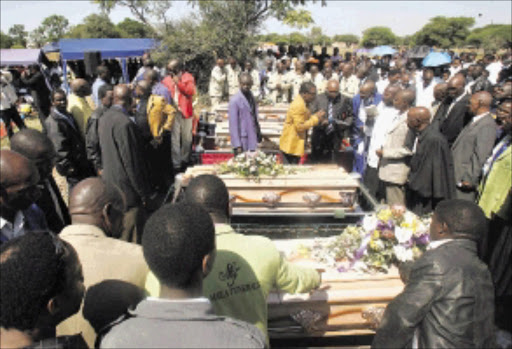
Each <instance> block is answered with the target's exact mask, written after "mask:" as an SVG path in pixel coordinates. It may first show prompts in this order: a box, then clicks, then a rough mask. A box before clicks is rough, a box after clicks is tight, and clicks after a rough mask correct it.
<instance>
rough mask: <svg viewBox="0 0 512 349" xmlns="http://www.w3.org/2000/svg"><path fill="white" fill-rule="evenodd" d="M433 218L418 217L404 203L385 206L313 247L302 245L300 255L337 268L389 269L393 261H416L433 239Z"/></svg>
mask: <svg viewBox="0 0 512 349" xmlns="http://www.w3.org/2000/svg"><path fill="white" fill-rule="evenodd" d="M429 224H430V218H419V217H418V216H416V215H415V214H414V213H412V212H410V211H406V210H405V208H403V207H384V208H382V209H380V210H378V211H377V212H376V213H375V214H370V215H367V216H366V217H365V218H364V219H363V221H362V224H361V225H360V226H353V225H350V226H348V227H347V228H346V229H345V230H344V231H343V233H341V234H340V235H339V236H337V237H334V238H329V240H325V241H324V242H320V241H317V242H316V243H315V244H314V245H313V246H312V247H308V248H306V247H301V249H300V251H299V253H300V254H301V255H303V256H304V255H306V254H309V256H310V257H311V258H313V259H316V260H319V261H321V262H324V263H326V264H328V265H330V266H332V267H335V268H337V270H338V271H340V272H345V271H348V270H357V271H364V272H387V271H388V270H389V268H390V267H391V266H392V265H393V264H400V263H405V262H410V261H413V260H415V259H417V258H419V257H420V256H421V254H422V253H423V252H424V251H425V250H426V249H427V247H428V244H429V243H430V235H429V232H428V227H429Z"/></svg>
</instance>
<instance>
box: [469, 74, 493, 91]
mask: <svg viewBox="0 0 512 349" xmlns="http://www.w3.org/2000/svg"><path fill="white" fill-rule="evenodd" d="M481 91H487V92H489V93H492V84H491V82H490V81H489V80H488V79H487V78H485V76H480V77H479V78H478V79H476V81H475V83H474V84H473V86H471V94H475V93H477V92H481Z"/></svg>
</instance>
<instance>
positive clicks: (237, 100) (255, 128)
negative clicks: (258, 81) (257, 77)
mask: <svg viewBox="0 0 512 349" xmlns="http://www.w3.org/2000/svg"><path fill="white" fill-rule="evenodd" d="M252 84H253V81H252V77H251V75H250V74H249V73H245V72H244V73H242V74H241V75H240V91H238V93H237V94H235V95H234V96H233V97H232V98H231V100H230V101H229V110H228V115H229V133H230V135H231V146H232V147H233V151H234V152H235V154H238V153H241V152H245V151H255V150H256V149H257V148H258V143H259V142H261V129H260V124H259V122H258V103H257V102H256V99H255V98H254V95H253V94H252V92H251V88H252Z"/></svg>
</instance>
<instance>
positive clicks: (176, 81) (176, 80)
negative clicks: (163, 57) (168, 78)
mask: <svg viewBox="0 0 512 349" xmlns="http://www.w3.org/2000/svg"><path fill="white" fill-rule="evenodd" d="M172 80H173V81H174V82H175V83H176V84H177V83H179V82H180V77H179V76H178V75H173V76H172Z"/></svg>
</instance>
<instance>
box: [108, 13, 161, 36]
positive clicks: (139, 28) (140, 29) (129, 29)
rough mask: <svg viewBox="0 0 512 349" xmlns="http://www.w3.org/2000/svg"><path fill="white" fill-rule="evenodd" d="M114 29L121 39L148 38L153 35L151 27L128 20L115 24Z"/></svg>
mask: <svg viewBox="0 0 512 349" xmlns="http://www.w3.org/2000/svg"><path fill="white" fill-rule="evenodd" d="M116 28H117V30H118V31H119V33H120V34H121V36H122V37H123V38H148V37H152V36H154V35H155V33H154V31H153V29H152V28H151V27H149V26H147V25H145V24H144V23H141V22H138V21H134V20H133V19H130V18H125V19H124V20H123V21H122V22H119V23H117V25H116Z"/></svg>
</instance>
